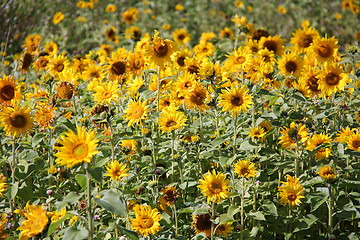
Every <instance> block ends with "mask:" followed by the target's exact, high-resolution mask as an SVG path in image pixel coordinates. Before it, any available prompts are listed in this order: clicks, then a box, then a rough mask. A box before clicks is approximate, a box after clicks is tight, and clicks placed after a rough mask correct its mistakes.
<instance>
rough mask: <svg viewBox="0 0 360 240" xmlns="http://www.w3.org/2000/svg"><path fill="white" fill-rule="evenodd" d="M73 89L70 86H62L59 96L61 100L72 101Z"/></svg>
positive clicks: (59, 89)
mask: <svg viewBox="0 0 360 240" xmlns="http://www.w3.org/2000/svg"><path fill="white" fill-rule="evenodd" d="M73 93H74V91H73V89H72V87H71V85H70V84H66V83H65V84H61V85H60V86H59V88H58V96H59V97H60V98H61V99H70V98H72V96H73Z"/></svg>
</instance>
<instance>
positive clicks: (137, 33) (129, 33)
mask: <svg viewBox="0 0 360 240" xmlns="http://www.w3.org/2000/svg"><path fill="white" fill-rule="evenodd" d="M125 37H126V38H127V39H132V40H134V41H139V40H140V39H141V30H140V28H138V27H135V26H131V27H130V28H127V29H125Z"/></svg>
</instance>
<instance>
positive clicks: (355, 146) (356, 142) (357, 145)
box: [352, 140, 360, 148]
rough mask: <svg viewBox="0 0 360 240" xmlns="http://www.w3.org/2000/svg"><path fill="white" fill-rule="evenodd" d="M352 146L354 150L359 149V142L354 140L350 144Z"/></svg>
mask: <svg viewBox="0 0 360 240" xmlns="http://www.w3.org/2000/svg"><path fill="white" fill-rule="evenodd" d="M352 145H353V146H354V148H359V147H360V141H359V140H355V141H353V142H352Z"/></svg>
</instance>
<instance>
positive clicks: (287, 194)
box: [278, 175, 304, 207]
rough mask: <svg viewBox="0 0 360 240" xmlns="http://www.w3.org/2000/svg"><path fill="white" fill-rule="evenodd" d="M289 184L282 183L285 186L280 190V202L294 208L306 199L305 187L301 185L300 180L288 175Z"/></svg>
mask: <svg viewBox="0 0 360 240" xmlns="http://www.w3.org/2000/svg"><path fill="white" fill-rule="evenodd" d="M286 177H287V182H281V183H282V184H283V185H282V186H280V187H279V188H278V190H279V192H280V198H281V199H280V202H281V203H282V204H284V205H287V204H288V205H289V207H294V206H295V205H299V204H300V203H301V199H302V198H304V187H303V186H301V185H300V184H299V179H296V180H295V179H294V178H292V177H291V176H290V175H286Z"/></svg>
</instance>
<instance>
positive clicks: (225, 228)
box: [215, 222, 234, 239]
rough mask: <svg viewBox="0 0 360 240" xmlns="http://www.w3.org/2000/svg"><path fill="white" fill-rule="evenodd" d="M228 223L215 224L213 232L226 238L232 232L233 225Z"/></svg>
mask: <svg viewBox="0 0 360 240" xmlns="http://www.w3.org/2000/svg"><path fill="white" fill-rule="evenodd" d="M231 224H232V223H231V222H230V223H224V224H220V225H218V226H216V230H215V234H216V235H218V236H224V237H225V238H226V239H228V234H229V233H231V232H232V230H233V229H234V227H232V226H231Z"/></svg>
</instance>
